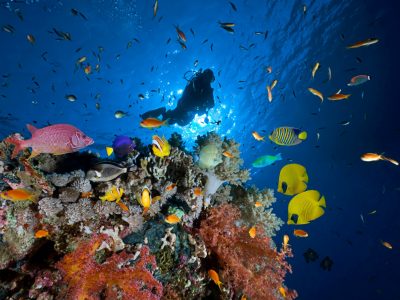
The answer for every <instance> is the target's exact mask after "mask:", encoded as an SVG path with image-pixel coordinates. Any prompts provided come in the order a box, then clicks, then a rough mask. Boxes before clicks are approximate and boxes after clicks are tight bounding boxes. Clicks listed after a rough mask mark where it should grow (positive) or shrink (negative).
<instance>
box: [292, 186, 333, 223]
mask: <svg viewBox="0 0 400 300" xmlns="http://www.w3.org/2000/svg"><path fill="white" fill-rule="evenodd" d="M324 208H326V203H325V197H324V196H321V194H320V193H319V192H318V191H316V190H309V191H306V192H303V193H301V194H298V195H296V196H294V197H293V198H292V200H290V202H289V205H288V221H287V223H288V224H289V225H293V224H297V225H303V224H308V223H309V222H310V221H312V220H315V219H318V218H319V217H321V216H322V215H323V214H324V213H325V211H324Z"/></svg>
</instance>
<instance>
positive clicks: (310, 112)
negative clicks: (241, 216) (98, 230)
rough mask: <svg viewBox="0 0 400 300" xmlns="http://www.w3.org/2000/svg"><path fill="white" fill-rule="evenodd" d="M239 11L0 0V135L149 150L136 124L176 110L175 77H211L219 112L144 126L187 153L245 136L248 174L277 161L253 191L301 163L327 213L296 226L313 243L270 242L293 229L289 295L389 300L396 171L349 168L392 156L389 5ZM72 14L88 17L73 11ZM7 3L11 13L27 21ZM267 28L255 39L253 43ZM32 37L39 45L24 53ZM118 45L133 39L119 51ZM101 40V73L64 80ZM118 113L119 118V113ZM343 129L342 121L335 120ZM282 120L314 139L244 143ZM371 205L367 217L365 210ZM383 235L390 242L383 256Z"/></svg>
mask: <svg viewBox="0 0 400 300" xmlns="http://www.w3.org/2000/svg"><path fill="white" fill-rule="evenodd" d="M234 3H235V5H236V7H237V12H235V11H233V10H232V8H231V6H230V5H229V3H228V1H211V0H207V1H199V0H196V1H184V0H176V1H163V0H160V1H159V10H158V14H157V16H156V17H155V18H153V10H152V5H153V2H152V1H64V2H61V1H26V3H14V2H13V1H8V3H7V1H2V2H1V6H0V20H1V24H0V25H2V26H3V25H6V24H10V25H12V26H13V27H14V28H15V33H14V34H10V33H7V32H5V31H1V32H0V45H1V48H0V51H1V53H0V54H1V55H0V61H1V75H2V77H1V78H0V94H1V97H0V103H1V110H0V119H1V123H0V137H1V138H4V137H6V136H7V135H9V134H11V133H13V132H21V133H22V134H23V135H24V136H25V137H29V133H28V132H27V130H26V128H25V124H27V123H31V124H34V125H36V126H38V127H43V126H46V125H47V124H48V123H50V124H55V123H70V124H73V125H75V126H77V127H79V128H80V129H81V130H83V131H84V132H85V133H87V134H88V135H89V136H91V137H93V138H94V140H95V144H94V145H92V146H91V147H90V148H89V150H91V151H93V152H98V153H99V154H100V155H103V156H104V155H105V149H104V147H105V146H106V145H109V144H110V143H111V142H112V140H113V138H114V135H115V134H126V135H129V136H136V137H139V138H140V139H142V140H143V142H145V143H150V142H151V134H152V133H149V131H148V130H146V129H143V128H140V127H139V122H140V117H139V115H140V114H142V113H144V112H145V111H147V110H149V109H154V108H158V107H160V106H167V107H168V108H174V107H175V106H176V104H177V100H178V99H179V97H180V96H179V95H180V93H181V91H182V89H184V87H185V85H186V80H185V79H184V74H185V72H187V71H191V70H198V69H200V68H203V69H205V68H211V69H213V71H214V73H215V76H216V81H215V82H214V83H213V87H214V97H215V102H216V105H215V107H214V108H212V109H211V110H210V111H209V113H208V116H197V117H196V119H195V120H194V121H193V122H192V123H191V124H189V125H188V126H185V127H179V126H170V127H164V128H162V129H159V130H156V131H155V132H156V133H159V134H164V135H166V136H167V137H169V136H170V134H171V133H172V132H174V131H177V132H178V133H180V134H182V135H183V137H184V140H185V142H186V146H187V147H188V149H191V147H192V146H193V141H194V140H195V138H196V136H197V135H199V134H204V133H206V132H207V131H211V130H215V131H216V132H217V133H219V134H220V135H226V136H228V137H231V138H234V139H236V140H237V141H238V142H240V143H241V151H242V157H243V158H244V161H245V167H248V168H250V167H251V163H252V161H253V160H254V159H255V158H256V157H258V156H260V155H265V154H277V153H279V152H280V153H282V156H283V160H282V161H280V162H278V163H276V164H275V165H273V166H268V167H266V168H264V169H252V171H251V173H252V181H251V182H250V183H255V184H256V185H257V186H258V187H260V188H263V187H272V188H274V189H276V185H277V180H278V174H279V170H280V168H281V167H282V166H283V165H284V164H285V163H286V162H287V160H293V161H294V162H297V163H300V164H302V165H304V166H305V167H306V168H307V170H308V174H309V177H310V183H309V188H312V189H317V190H319V191H321V193H322V194H323V195H325V197H326V200H327V205H328V209H327V211H326V214H325V215H324V216H323V217H321V218H320V219H318V220H316V221H314V222H312V223H311V224H310V225H307V226H306V227H304V229H306V230H307V231H308V232H309V234H310V237H309V238H307V239H298V240H296V239H295V238H294V237H292V234H291V232H292V230H293V227H290V226H288V225H285V226H284V227H283V228H282V230H281V231H280V233H279V234H278V236H277V237H276V238H275V241H276V242H277V243H278V244H279V243H280V242H281V240H282V236H283V234H289V235H290V236H291V240H290V243H291V245H292V246H293V252H294V258H293V259H291V260H290V262H291V264H292V266H293V274H292V275H289V276H288V277H287V285H288V286H289V287H291V288H294V289H296V290H297V291H298V293H299V299H400V295H399V292H398V290H397V283H398V278H400V271H399V270H400V268H399V267H400V260H399V258H398V257H399V248H400V241H399V231H400V221H399V215H398V209H399V204H398V201H399V198H400V182H399V170H400V169H399V167H396V166H394V165H392V164H390V163H387V162H377V163H365V162H362V161H361V160H360V155H361V154H363V153H365V152H377V153H382V152H385V153H386V155H387V156H389V157H393V158H397V159H400V153H399V145H400V143H399V140H400V125H399V122H398V111H399V105H398V89H397V85H398V70H399V67H400V66H399V65H400V63H399V59H398V53H400V52H399V51H400V47H399V41H398V32H397V30H398V29H399V28H400V26H399V25H400V21H398V16H397V15H396V11H398V8H397V7H396V4H395V1H381V2H379V3H378V2H376V1H372V0H366V1H361V0H359V1H333V0H332V1H328V0H320V1H309V0H307V1H283V0H281V1H278V0H275V1H255V0H254V1H253V0H252V1H243V0H235V1H234ZM303 5H306V7H307V10H306V13H303ZM71 8H76V9H77V10H79V11H80V12H82V13H83V14H84V15H85V16H86V17H87V19H88V20H87V21H86V20H84V19H83V18H82V17H80V16H73V15H72V14H71V12H70V10H71ZM15 9H20V11H21V13H22V14H23V21H21V20H20V19H19V18H18V17H17V15H16V13H15ZM217 21H221V22H235V23H236V26H235V33H234V34H230V33H228V32H226V31H224V30H223V29H222V28H220V27H219V25H218V24H217ZM173 25H178V26H179V27H180V28H181V29H182V30H183V31H184V32H185V34H186V37H187V49H186V50H183V49H182V48H181V47H180V45H179V44H178V42H177V41H176V31H175V28H174V26H173ZM53 27H54V28H56V29H57V30H60V31H64V32H69V33H71V35H72V41H58V40H56V39H55V35H54V34H50V33H49V32H48V31H51V30H52V28H53ZM190 29H192V30H193V32H194V35H193V34H192V33H191V31H190ZM266 30H267V31H268V36H267V38H266V39H264V36H265V35H256V34H255V32H256V31H260V32H265V31H266ZM27 34H33V35H34V36H35V38H36V42H35V44H34V45H31V44H30V43H29V42H28V41H27V40H26V35H27ZM370 37H376V38H379V40H380V41H379V43H378V44H375V45H372V46H370V47H364V48H359V49H350V50H348V49H346V45H349V44H351V43H354V42H356V41H359V40H364V39H367V38H370ZM169 38H170V39H171V41H170V42H169V43H168V44H167V40H168V39H169ZM134 39H137V41H135V40H134ZM206 39H208V41H207V42H205V43H203V42H204V41H205V40H206ZM129 41H132V46H131V47H130V48H127V44H128V42H129ZM252 44H254V45H252ZM211 45H212V49H211ZM98 47H103V48H104V51H103V52H102V53H101V61H100V63H99V64H100V71H99V72H93V73H92V74H90V75H88V76H86V75H85V73H84V72H83V70H82V69H78V70H77V71H75V63H76V61H77V59H79V58H80V57H82V56H83V55H86V56H87V57H88V60H87V62H89V63H90V64H91V65H92V68H93V69H94V66H95V65H96V63H97V59H96V58H95V56H94V55H93V54H92V51H94V52H95V53H98V52H99V48H98ZM78 48H81V50H80V51H79V52H76V50H77V49H78ZM357 58H358V60H357ZM196 60H198V62H199V64H198V66H197V67H194V62H195V61H196ZM317 61H319V62H320V64H321V67H320V69H319V70H318V71H317V74H316V78H315V79H314V80H313V79H312V78H311V69H312V67H313V66H314V64H315V63H316V62H317ZM267 66H272V68H273V71H272V74H268V73H267V72H266V71H265V68H266V67H267ZM328 67H330V68H331V70H332V80H330V81H327V78H328ZM359 74H367V75H370V76H371V81H369V82H367V83H365V84H364V85H361V86H357V87H347V83H348V82H349V80H350V78H352V77H353V76H355V75H359ZM274 79H277V80H278V84H277V86H276V87H275V89H274V90H273V95H274V98H273V101H272V103H269V102H268V100H267V94H266V90H265V86H266V84H267V83H269V84H270V83H272V80H274ZM239 81H244V82H239ZM34 82H37V83H38V84H39V86H38V85H36V84H35V83H34ZM219 84H220V86H219ZM308 87H314V88H316V89H318V90H321V91H323V92H324V95H325V96H328V95H331V94H334V93H336V92H337V90H339V89H342V91H343V92H344V93H350V94H352V96H351V97H350V98H349V100H345V101H339V102H330V101H328V100H325V101H324V102H323V103H322V104H321V103H320V101H319V100H318V98H317V97H315V96H313V95H311V94H310V93H309V92H308V91H307V88H308ZM158 89H159V91H158ZM152 90H155V91H152ZM66 94H74V95H75V96H76V97H77V101H76V102H69V101H68V100H66V99H65V95H66ZM139 94H143V95H145V99H143V100H141V99H139V98H138V95H139ZM96 95H98V96H97V97H96ZM96 102H98V103H99V104H100V109H99V110H98V109H96ZM117 110H122V111H126V112H128V116H126V117H125V118H122V119H116V118H115V117H114V112H115V111H117ZM205 118H207V119H209V120H210V121H216V120H219V119H222V124H221V125H220V126H216V125H213V124H211V123H210V122H208V123H206V122H204V120H205ZM343 121H350V124H349V125H347V126H343V125H340V123H341V122H343ZM279 126H293V127H298V128H302V129H304V130H306V131H307V132H308V134H309V137H308V139H307V141H306V142H304V143H302V144H300V145H298V146H295V147H286V148H284V147H280V148H275V146H274V145H273V144H271V143H270V142H269V141H268V142H265V143H262V142H257V141H255V140H254V139H253V137H252V136H251V132H252V131H254V130H256V131H258V132H260V133H261V134H267V133H269V132H270V131H271V130H272V129H273V128H275V127H279ZM317 133H319V135H320V138H319V140H318V139H317ZM277 198H278V201H277V203H276V204H275V206H274V210H275V212H276V213H277V214H278V216H279V217H281V218H282V219H283V220H284V221H286V218H287V211H286V210H287V204H288V201H289V200H290V197H287V196H284V195H281V194H278V193H277ZM372 210H377V213H376V214H374V215H368V212H370V211H372ZM360 214H362V215H363V217H364V220H365V223H363V222H362V220H361V217H360ZM381 240H384V241H388V242H390V243H391V244H392V245H393V250H389V249H387V248H385V247H383V246H382V244H381ZM308 248H312V249H314V250H315V251H316V252H317V253H318V254H319V257H320V259H319V261H320V260H321V259H322V258H323V257H325V256H329V257H331V258H332V260H333V261H334V265H333V268H332V271H330V272H327V271H323V270H322V269H321V268H320V267H319V261H318V262H314V263H309V264H306V262H305V260H304V258H303V255H302V254H303V253H304V252H305V251H306V250H307V249H308Z"/></svg>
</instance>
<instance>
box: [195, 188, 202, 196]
mask: <svg viewBox="0 0 400 300" xmlns="http://www.w3.org/2000/svg"><path fill="white" fill-rule="evenodd" d="M193 194H194V195H195V196H196V197H200V196H202V195H203V191H202V190H201V188H199V187H195V188H194V189H193Z"/></svg>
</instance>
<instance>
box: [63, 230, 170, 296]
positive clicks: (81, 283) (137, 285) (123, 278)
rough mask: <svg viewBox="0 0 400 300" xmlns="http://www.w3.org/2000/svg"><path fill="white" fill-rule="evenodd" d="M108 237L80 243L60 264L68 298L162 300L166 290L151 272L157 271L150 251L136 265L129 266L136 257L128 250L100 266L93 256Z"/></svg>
mask: <svg viewBox="0 0 400 300" xmlns="http://www.w3.org/2000/svg"><path fill="white" fill-rule="evenodd" d="M107 239H108V237H107V236H106V235H96V236H94V237H93V238H92V239H91V240H90V241H89V242H83V243H81V244H80V245H79V246H78V248H77V249H76V250H75V251H74V252H72V253H69V254H67V255H65V256H64V258H63V259H62V260H61V261H60V262H58V264H57V267H58V268H59V269H60V270H61V271H62V273H63V276H64V280H65V281H66V283H67V284H68V291H67V293H68V295H67V298H68V299H74V300H95V299H100V295H101V294H102V293H104V295H105V297H106V299H117V298H118V296H117V295H118V294H119V293H120V294H121V295H122V299H148V300H156V299H160V297H161V295H162V290H163V287H162V285H161V283H160V282H158V281H157V280H156V279H155V278H154V277H153V275H152V273H151V272H150V271H149V270H148V267H149V266H151V268H153V270H154V269H155V268H156V261H155V257H154V256H152V255H150V254H149V248H148V247H146V246H144V247H142V248H141V250H140V259H139V261H137V262H136V264H135V265H134V266H128V265H127V263H128V262H129V261H130V260H133V255H132V254H129V253H127V252H125V251H123V252H121V253H119V254H116V253H114V254H113V255H112V256H111V257H110V258H108V259H107V260H106V261H105V262H104V263H102V264H98V263H97V262H96V261H95V259H94V257H93V256H94V254H95V252H96V250H97V249H98V247H99V246H100V244H101V243H102V242H103V241H105V240H107Z"/></svg>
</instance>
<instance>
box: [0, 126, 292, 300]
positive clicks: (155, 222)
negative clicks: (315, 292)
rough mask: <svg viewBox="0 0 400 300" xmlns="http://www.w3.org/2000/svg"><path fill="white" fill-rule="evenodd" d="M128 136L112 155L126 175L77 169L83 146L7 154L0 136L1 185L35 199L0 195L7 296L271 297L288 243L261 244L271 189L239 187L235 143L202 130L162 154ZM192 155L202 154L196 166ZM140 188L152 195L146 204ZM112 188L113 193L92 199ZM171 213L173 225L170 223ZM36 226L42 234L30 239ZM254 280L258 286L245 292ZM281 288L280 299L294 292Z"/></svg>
mask: <svg viewBox="0 0 400 300" xmlns="http://www.w3.org/2000/svg"><path fill="white" fill-rule="evenodd" d="M135 143H136V145H137V147H136V150H135V151H133V152H132V153H130V154H129V155H128V156H127V157H126V158H123V159H119V160H118V164H119V165H120V166H123V167H126V168H127V169H128V171H127V172H126V173H124V174H121V175H120V176H119V177H117V178H115V179H113V180H110V181H105V182H91V181H89V180H88V179H87V178H86V173H87V172H88V171H89V170H90V168H91V165H92V164H93V163H96V162H98V160H97V158H94V156H93V155H91V154H88V153H85V152H82V153H73V154H68V155H63V156H53V155H50V154H42V155H39V156H38V157H36V158H34V159H29V160H26V159H25V158H24V157H26V156H27V155H29V151H27V152H26V153H25V152H24V153H23V154H22V155H21V156H20V159H19V160H17V159H13V160H11V159H10V146H9V145H8V144H7V143H5V142H0V162H1V163H2V164H0V171H2V172H0V188H1V189H2V190H4V189H10V188H11V189H15V188H21V187H22V188H28V189H30V190H32V191H34V192H35V193H36V194H37V195H38V201H37V202H31V201H5V200H1V201H2V202H1V206H0V234H1V235H2V244H1V246H2V247H0V269H2V270H3V271H4V272H9V274H10V277H9V278H10V279H9V280H8V281H7V282H4V284H3V282H0V284H1V286H3V287H5V289H6V290H7V293H8V294H7V295H8V296H10V297H11V298H13V299H22V298H23V299H27V298H28V297H30V298H35V299H160V298H161V297H162V299H188V300H195V299H196V300H197V299H204V298H206V297H211V298H216V297H217V295H218V296H221V297H222V298H223V299H234V298H236V299H237V298H238V297H239V296H240V295H242V293H244V294H245V295H246V296H247V297H248V299H276V298H279V296H278V291H277V289H278V285H283V278H284V275H285V273H286V272H287V271H289V270H290V268H289V265H288V264H287V263H286V262H285V260H284V258H285V257H286V256H288V255H290V251H286V252H282V251H281V252H278V251H277V250H276V249H275V248H274V244H273V241H272V240H271V237H272V236H274V235H275V233H276V231H277V230H278V229H279V227H280V226H281V224H282V221H281V220H280V219H279V218H278V217H277V216H275V214H274V213H273V212H272V208H271V205H272V204H273V203H274V202H275V198H274V195H273V191H272V190H269V189H264V190H261V191H260V190H258V189H257V188H256V187H250V188H248V187H245V186H244V184H245V182H246V181H247V180H248V179H249V173H248V171H247V170H243V169H242V168H241V166H242V164H243V161H242V159H241V158H240V152H239V144H237V143H236V142H235V141H233V140H230V139H228V138H224V139H221V138H220V137H219V136H218V135H216V134H215V133H209V134H207V135H205V136H200V137H199V138H198V140H197V147H196V148H195V151H194V152H193V153H190V152H188V151H187V150H186V149H184V144H183V141H182V139H181V137H180V136H179V135H173V136H171V138H170V144H171V146H172V148H171V152H170V155H169V156H167V157H164V158H160V157H157V156H155V155H153V153H152V152H151V151H149V149H150V148H149V147H148V146H146V145H144V144H143V143H141V141H140V140H139V139H135ZM206 147H208V148H206ZM202 150H203V154H201V155H200V153H201V151H202ZM196 156H202V161H203V162H202V163H200V162H195V161H194V158H193V157H196ZM110 162H111V163H115V161H110ZM205 166H206V167H205ZM1 168H2V170H1ZM6 183H7V184H8V186H7V184H6ZM145 187H146V188H147V189H148V191H149V194H150V197H149V198H150V202H151V203H150V207H148V208H147V207H146V209H145V208H144V206H143V202H142V192H143V190H144V188H145ZM110 190H114V191H117V192H116V193H117V196H118V197H117V198H118V199H117V198H115V199H114V198H113V199H111V198H109V199H107V200H109V201H101V200H100V199H101V197H104V195H105V194H106V193H107V191H110ZM118 191H123V193H119V192H118ZM103 199H104V198H103ZM227 203H229V204H227ZM256 203H257V205H255V204H256ZM169 215H176V216H177V217H178V218H179V222H177V223H176V224H168V223H167V222H166V221H165V220H166V217H167V216H169ZM254 225H255V226H256V227H257V237H256V238H254V239H250V238H249V236H248V228H249V227H250V226H254ZM39 230H40V232H41V233H42V234H43V233H44V235H42V236H41V237H40V236H36V237H35V234H36V233H37V232H38V231H39ZM39 253H40V254H39ZM41 253H46V255H45V256H44V255H41ZM150 253H152V254H150ZM39 256H40V258H39ZM62 256H63V257H62ZM61 257H62V258H61ZM37 262H39V263H37ZM210 265H213V266H215V268H219V269H220V276H221V278H222V279H223V280H224V281H225V282H226V284H225V283H224V285H223V289H222V294H219V293H220V292H219V290H218V289H214V288H215V286H212V285H211V284H210V283H209V277H208V276H207V271H208V269H209V268H210ZM54 266H56V267H57V268H54ZM157 266H158V267H157ZM11 275H12V276H11ZM14 275H15V276H14ZM265 275H267V276H268V278H267V279H266V278H264V277H263V276H265ZM250 282H255V283H254V285H253V284H252V285H250ZM250 286H253V288H250ZM264 286H265V287H267V288H266V289H265V288H264ZM254 287H255V288H254ZM260 287H263V290H266V291H263V292H259V291H253V290H258V289H260ZM286 292H287V294H288V295H289V296H288V299H291V298H293V297H294V295H295V292H290V291H289V290H286ZM262 297H265V298H262ZM273 297H275V298H273Z"/></svg>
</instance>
